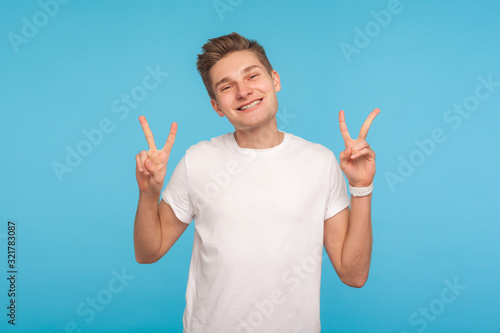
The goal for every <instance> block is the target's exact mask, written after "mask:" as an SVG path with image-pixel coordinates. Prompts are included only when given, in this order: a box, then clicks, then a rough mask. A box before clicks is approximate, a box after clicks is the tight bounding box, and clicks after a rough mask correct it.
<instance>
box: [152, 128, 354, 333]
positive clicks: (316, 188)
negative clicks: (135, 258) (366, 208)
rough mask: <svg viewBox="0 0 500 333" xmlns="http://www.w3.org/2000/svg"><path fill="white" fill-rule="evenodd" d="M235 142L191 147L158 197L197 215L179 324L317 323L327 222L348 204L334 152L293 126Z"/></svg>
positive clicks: (262, 326)
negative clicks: (274, 138) (261, 144)
mask: <svg viewBox="0 0 500 333" xmlns="http://www.w3.org/2000/svg"><path fill="white" fill-rule="evenodd" d="M283 133H284V139H283V141H282V142H281V143H280V144H279V145H277V146H275V147H272V148H267V149H250V148H240V147H239V146H238V144H237V142H236V140H235V138H234V133H227V134H225V135H221V136H219V137H216V138H213V139H212V140H210V141H202V142H200V143H198V144H196V145H193V146H191V147H190V148H189V149H188V150H187V151H186V154H185V155H184V157H183V158H182V159H181V160H180V162H179V164H178V165H177V167H176V168H175V170H174V172H173V174H172V177H171V178H170V181H169V183H168V185H167V187H166V189H165V190H164V191H163V194H162V197H163V199H164V200H165V201H166V202H167V203H168V204H169V205H170V206H171V207H172V209H173V211H174V213H175V215H176V216H177V218H178V219H179V220H181V221H183V222H185V223H191V221H192V220H193V218H194V220H195V234H194V244H193V253H192V257H191V265H190V269H189V277H188V284H187V291H186V308H185V311H184V318H183V322H184V332H185V333H200V332H203V333H206V332H208V333H212V332H213V333H228V332H235V333H249V332H259V333H279V332H286V333H296V332H297V333H298V332H301V333H302V332H304V333H306V332H307V333H310V332H320V331H321V325H320V312H319V304H320V281H321V262H322V254H323V230H324V221H325V220H326V219H328V218H330V217H332V216H334V215H335V214H337V213H338V212H340V211H341V210H343V209H344V208H346V207H348V205H349V197H348V195H347V188H346V183H345V180H344V177H343V175H342V172H341V170H340V167H339V165H338V162H337V160H336V159H335V157H334V155H333V153H332V151H330V150H329V149H327V148H326V147H324V146H322V145H320V144H315V143H311V142H308V141H306V140H304V139H302V138H299V137H297V136H295V135H293V134H290V133H285V132H283Z"/></svg>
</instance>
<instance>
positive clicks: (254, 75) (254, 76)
mask: <svg viewBox="0 0 500 333" xmlns="http://www.w3.org/2000/svg"><path fill="white" fill-rule="evenodd" d="M257 76H259V74H253V75H252V76H250V78H251V79H254V78H256V77H257Z"/></svg>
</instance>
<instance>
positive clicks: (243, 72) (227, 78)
mask: <svg viewBox="0 0 500 333" xmlns="http://www.w3.org/2000/svg"><path fill="white" fill-rule="evenodd" d="M255 68H259V69H261V70H262V68H260V66H259V65H251V66H248V67H246V68H245V69H243V70H242V71H241V73H242V74H246V73H248V72H250V71H251V70H253V69H255ZM228 81H230V79H229V77H227V76H226V77H225V78H223V79H222V80H219V81H217V83H216V84H215V89H216V90H217V87H218V86H219V85H221V84H222V83H226V82H228Z"/></svg>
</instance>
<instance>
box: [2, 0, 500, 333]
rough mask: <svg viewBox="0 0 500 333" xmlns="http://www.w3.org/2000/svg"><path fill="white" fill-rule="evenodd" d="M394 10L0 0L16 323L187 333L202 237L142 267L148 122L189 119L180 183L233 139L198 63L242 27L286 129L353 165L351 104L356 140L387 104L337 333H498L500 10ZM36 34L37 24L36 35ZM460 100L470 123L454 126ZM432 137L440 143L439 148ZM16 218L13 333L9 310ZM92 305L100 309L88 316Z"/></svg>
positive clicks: (491, 4) (328, 318)
mask: <svg viewBox="0 0 500 333" xmlns="http://www.w3.org/2000/svg"><path fill="white" fill-rule="evenodd" d="M61 2H62V1H61ZM391 3H392V2H391V1H386V0H384V1H310V2H306V1H274V2H269V1H263V0H259V1H249V0H243V1H240V0H232V1H229V0H221V1H213V0H208V1H180V0H175V1H174V0H172V1H142V2H135V1H68V2H67V3H66V4H59V5H58V6H57V7H58V8H57V7H56V6H54V2H51V1H49V0H42V1H41V2H37V1H5V0H4V1H1V3H0V35H1V36H2V38H1V39H0V59H1V61H0V68H1V70H0V72H1V75H0V77H1V85H0V94H1V96H0V97H1V103H0V108H1V115H2V121H1V123H0V124H1V125H0V133H1V134H0V135H1V151H2V163H1V166H0V168H1V169H0V170H1V172H0V175H1V177H2V182H1V183H2V191H1V193H0V202H1V210H0V221H1V224H0V228H1V229H0V242H1V243H0V249H1V251H2V253H3V254H2V255H1V257H2V259H1V260H0V261H1V263H2V264H1V267H2V272H1V274H0V276H1V279H0V281H1V282H0V295H2V296H1V297H0V302H1V304H0V305H1V306H0V308H1V309H3V310H2V311H1V313H0V314H1V316H0V318H2V319H1V322H0V330H1V331H2V332H11V331H16V332H64V331H65V330H66V331H67V332H70V331H81V332H160V331H164V332H181V330H182V314H183V311H184V306H185V301H184V293H185V287H186V283H187V275H188V269H189V261H190V256H191V247H192V241H193V231H194V228H193V226H190V227H189V228H188V229H187V230H186V232H185V233H184V234H183V236H182V237H181V238H180V239H179V241H178V242H177V243H176V244H175V245H174V247H173V248H172V249H171V251H170V252H169V253H168V254H167V255H166V256H165V257H164V258H162V259H161V260H160V261H159V262H158V263H155V264H152V265H140V264H137V263H136V262H135V258H134V250H133V238H132V236H133V222H134V215H135V209H136V205H137V199H138V190H137V184H136V181H135V160H134V157H135V154H136V153H138V152H139V151H140V150H143V149H146V147H147V145H146V141H145V139H144V135H143V133H142V130H141V127H140V125H139V122H138V121H137V118H138V117H139V115H145V116H146V117H147V118H148V121H149V123H150V124H151V127H152V130H153V133H154V134H155V135H156V141H157V142H160V143H162V142H164V140H166V137H167V134H168V129H169V127H170V123H171V122H172V121H176V122H177V123H178V125H179V129H178V135H177V139H176V143H175V145H174V148H173V151H172V154H171V158H170V162H169V168H168V172H167V179H168V178H169V177H170V175H171V173H172V171H173V170H174V167H175V166H176V165H177V163H178V161H179V160H180V159H181V157H182V156H183V154H184V152H185V151H186V149H187V148H188V147H189V146H191V145H193V144H195V143H197V142H199V141H201V140H207V139H210V138H212V137H215V136H219V135H221V134H224V133H227V132H230V131H232V130H233V128H232V127H231V125H230V124H229V122H227V120H226V119H223V118H219V117H218V116H217V115H216V113H215V112H214V111H213V110H212V108H211V106H210V104H209V99H208V95H207V93H206V91H205V88H204V86H203V84H202V81H201V79H200V77H199V75H198V73H197V72H196V67H195V62H196V55H197V54H198V53H199V52H200V51H201V46H202V45H203V44H204V43H205V42H206V41H207V39H209V38H213V37H217V36H220V35H223V34H227V33H230V32H232V31H236V32H238V33H240V34H242V35H244V36H246V37H248V38H253V39H257V40H258V41H259V42H260V43H261V44H262V45H263V46H264V47H265V48H266V51H267V53H268V57H269V59H270V61H271V63H272V64H273V66H274V67H275V69H276V70H277V71H278V73H279V74H280V76H281V83H282V90H281V92H279V93H278V99H279V103H280V106H279V112H280V114H281V115H285V114H286V115H287V116H283V117H282V118H278V124H279V126H280V128H281V129H282V130H284V131H287V132H290V133H293V134H295V135H298V136H301V137H303V138H305V139H307V140H309V141H313V142H318V143H321V144H323V145H325V146H327V147H328V148H330V149H331V150H332V151H334V153H335V154H336V155H337V156H338V154H339V152H340V151H341V150H342V149H343V141H342V138H341V136H340V132H339V128H338V111H339V110H341V109H343V110H345V112H346V120H347V125H348V127H349V129H350V131H351V134H352V135H354V134H356V133H357V131H358V130H359V128H360V127H361V124H362V123H363V121H364V119H365V118H366V116H367V115H368V114H369V112H370V111H371V110H373V109H374V108H375V107H378V108H380V109H381V110H382V113H381V114H380V115H379V116H378V117H377V119H376V120H375V122H374V123H373V125H372V128H371V130H370V133H369V136H368V141H369V143H370V144H371V146H372V147H373V149H374V150H375V151H376V153H377V175H376V178H375V190H374V196H373V232H374V246H373V257H372V267H371V271H370V277H369V280H368V282H367V284H366V285H365V286H364V287H363V288H361V289H354V288H350V287H347V286H345V285H343V284H342V283H341V282H340V280H339V279H338V277H337V276H336V274H335V272H334V270H333V267H332V266H331V264H330V263H329V261H328V260H325V261H324V265H323V275H322V289H321V320H322V328H323V332H408V333H409V332H423V331H426V332H498V331H500V321H499V320H498V309H499V301H498V300H499V297H500V292H499V291H500V289H499V288H498V282H497V281H498V275H499V273H500V271H499V268H498V264H499V260H498V252H499V250H500V246H499V245H498V239H499V238H500V226H499V221H498V199H499V196H498V194H497V190H498V187H499V186H500V182H499V177H498V166H497V164H498V161H499V157H498V156H499V155H498V146H499V140H498V139H497V136H496V135H497V134H498V133H497V132H496V131H497V130H498V125H499V121H498V112H499V111H500V86H499V85H498V84H496V85H495V84H494V85H493V86H490V87H489V88H490V90H488V89H487V88H486V87H485V86H484V85H483V86H482V87H480V88H478V89H480V92H481V93H482V95H481V96H483V99H481V100H478V99H477V98H476V99H474V97H471V96H474V95H475V93H476V88H477V87H478V86H480V85H481V84H482V83H481V81H480V79H479V78H480V77H482V78H484V79H485V80H488V78H489V77H490V80H492V81H494V82H500V62H499V61H498V54H499V53H500V43H499V41H498V36H499V33H500V20H499V13H500V2H498V1H493V0H491V1H425V0H419V1H417V0H414V1H411V0H401V1H400V2H399V5H396V6H395V8H397V10H395V11H398V12H397V13H391V17H390V20H389V19H387V17H386V21H385V22H383V23H384V25H385V26H382V25H381V24H379V23H376V22H377V21H376V20H375V16H377V14H373V13H372V11H375V13H380V11H383V10H387V9H388V7H389V8H392V7H391V6H392V5H391ZM44 4H52V5H51V6H49V7H47V6H45V5H44ZM224 5H225V7H224ZM44 7H45V8H46V9H45V11H46V12H50V14H51V15H48V14H44ZM47 8H48V9H47ZM217 8H218V9H217ZM393 9H394V8H393ZM389 13H390V12H389ZM374 15H375V16H374ZM23 18H24V20H23ZM379 19H380V17H379ZM26 22H28V23H26ZM29 22H31V24H33V22H35V23H37V24H38V25H39V27H36V26H35V28H36V29H37V31H36V32H35V31H34V30H33V29H32V30H31V31H30V30H29V29H28V28H27V27H24V28H23V26H25V25H27V24H29ZM23 29H24V33H25V35H26V34H27V35H28V36H29V38H25V37H23ZM357 29H359V30H357ZM366 29H368V31H366ZM370 29H371V30H370ZM359 31H363V32H364V34H366V33H368V34H369V35H366V36H365V38H364V40H363V37H362V36H361V37H360V34H359ZM14 34H15V35H14ZM13 36H17V37H13ZM16 38H17V39H16ZM20 38H25V39H24V40H23V42H19V41H20V40H21V39H20ZM13 40H17V42H13ZM356 42H357V46H356ZM342 43H347V44H349V45H350V46H351V47H352V48H354V47H356V48H357V51H356V52H354V53H352V54H349V53H346V52H345V47H346V44H342ZM343 47H344V51H343ZM351 50H352V49H351ZM148 66H149V68H150V69H153V70H154V69H156V68H159V70H160V71H161V72H164V73H168V76H166V77H163V78H161V80H160V81H161V82H160V83H158V85H157V87H156V89H153V90H151V91H147V96H146V97H145V98H144V99H143V100H141V101H140V102H139V103H137V105H136V106H135V108H131V107H130V108H124V105H125V104H123V103H121V104H120V106H122V109H121V110H122V111H121V112H118V113H116V112H114V111H116V109H113V107H112V103H113V102H114V101H115V100H116V99H118V100H119V99H120V98H121V96H122V95H123V94H131V92H132V91H133V89H135V91H136V93H137V92H138V91H140V88H137V87H138V86H140V85H141V84H142V82H143V79H144V78H145V77H146V75H147V74H148ZM165 75H166V74H165ZM151 82H153V81H151ZM485 94H486V95H488V96H487V97H484V96H485ZM143 97H144V96H143ZM474 101H476V102H478V103H477V104H475V105H474V104H473V103H474ZM463 103H472V106H471V104H469V109H473V111H471V112H470V113H469V112H468V111H467V113H464V114H466V116H459V114H458V113H454V114H453V117H454V118H453V120H452V119H451V118H449V117H451V116H452V114H451V113H450V112H452V111H448V110H450V109H452V108H453V106H454V105H455V104H457V105H461V104H463ZM125 109H128V110H125ZM126 111H128V113H125V112H126ZM447 117H448V118H447ZM106 119H108V120H107V121H108V122H109V124H110V128H109V129H108V132H109V133H104V134H103V135H102V138H101V139H99V138H98V137H97V138H96V139H95V141H96V143H97V144H95V145H92V146H90V148H89V146H86V147H84V146H82V145H85V143H81V142H82V141H85V140H87V139H86V137H85V136H84V134H83V132H82V131H91V130H93V129H96V128H98V127H99V123H101V122H102V121H103V120H104V122H106ZM436 130H437V131H441V140H440V142H434V143H430V141H429V140H432V132H433V131H436ZM94 133H95V132H94ZM444 138H445V139H444ZM416 140H417V141H418V142H424V143H425V144H427V145H426V146H424V148H420V147H419V145H418V144H417V143H416V142H415V141H416ZM79 144H80V149H85V148H87V151H86V153H87V156H84V157H83V158H82V160H81V161H80V162H79V163H76V162H75V164H78V165H76V166H75V167H71V168H70V169H71V172H69V171H68V170H67V169H66V171H67V172H63V173H62V174H61V172H60V174H59V176H58V175H57V172H55V171H54V163H60V165H66V166H67V163H66V162H65V159H66V155H67V153H68V152H67V147H68V146H69V147H70V148H71V149H77V146H78V145H79ZM159 145H160V144H159ZM398 177H399V178H398ZM9 219H11V220H14V221H16V223H17V245H16V249H17V258H16V259H17V262H16V264H17V267H16V268H17V270H18V274H17V294H16V304H17V308H16V310H17V317H16V323H17V324H16V326H15V327H12V325H9V324H7V319H8V317H7V316H6V313H7V309H6V306H7V305H8V302H9V298H8V297H7V290H8V281H7V280H6V277H7V275H8V274H7V273H6V272H7V266H6V263H7V253H6V247H7V239H6V236H7V221H8V220H9ZM123 273H125V275H126V276H127V277H126V278H125V280H123V281H124V282H122V283H120V282H118V280H116V278H115V275H116V274H123ZM110 283H111V284H112V287H110ZM113 283H114V284H113ZM450 283H451V284H454V283H455V284H458V285H460V286H461V287H460V288H461V289H458V290H455V292H453V291H452V290H451V289H450V288H449V286H448V284H450ZM118 287H120V288H118ZM110 290H113V292H110ZM118 290H119V291H118ZM443 294H444V295H445V297H446V298H443V296H442V295H443ZM96 297H100V299H101V300H102V301H103V302H104V303H105V305H103V306H102V307H100V308H99V309H100V310H99V311H94V310H91V309H92V308H91V307H90V306H89V305H88V304H87V302H88V299H92V298H96ZM450 299H452V301H450ZM444 300H447V302H444ZM425 309H429V310H427V311H428V314H427V316H425V315H424V314H422V313H423V312H421V311H425ZM92 313H93V315H92ZM257 331H258V330H257Z"/></svg>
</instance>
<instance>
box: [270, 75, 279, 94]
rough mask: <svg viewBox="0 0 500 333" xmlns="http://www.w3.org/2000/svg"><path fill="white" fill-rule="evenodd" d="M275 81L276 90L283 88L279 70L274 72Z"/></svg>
mask: <svg viewBox="0 0 500 333" xmlns="http://www.w3.org/2000/svg"><path fill="white" fill-rule="evenodd" d="M271 74H272V77H273V82H274V91H276V92H278V91H280V90H281V81H280V76H279V74H278V72H276V71H273V72H272V73H271Z"/></svg>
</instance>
